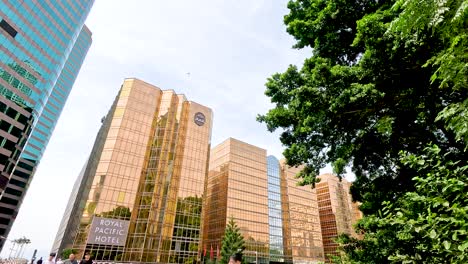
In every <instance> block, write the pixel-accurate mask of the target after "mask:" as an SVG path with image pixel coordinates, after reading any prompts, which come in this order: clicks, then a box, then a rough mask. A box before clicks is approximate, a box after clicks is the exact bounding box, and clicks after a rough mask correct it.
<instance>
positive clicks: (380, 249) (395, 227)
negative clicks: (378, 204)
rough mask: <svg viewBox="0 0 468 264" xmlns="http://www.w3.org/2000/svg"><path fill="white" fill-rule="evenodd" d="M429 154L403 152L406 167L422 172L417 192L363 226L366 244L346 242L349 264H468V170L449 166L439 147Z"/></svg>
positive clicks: (458, 165)
mask: <svg viewBox="0 0 468 264" xmlns="http://www.w3.org/2000/svg"><path fill="white" fill-rule="evenodd" d="M425 153H426V154H424V155H422V156H416V155H413V154H410V153H405V152H402V162H403V163H404V164H407V165H408V166H411V167H413V168H415V169H417V170H418V171H419V172H422V173H419V175H417V177H414V178H413V180H414V181H415V191H413V192H408V193H406V194H405V195H404V196H402V197H401V198H399V199H398V200H397V201H396V202H394V203H390V202H384V203H383V205H384V207H383V209H382V211H381V213H380V214H378V215H374V216H371V217H367V218H366V219H365V221H362V222H361V223H359V225H358V228H359V229H360V230H361V231H363V232H364V235H365V238H364V239H363V240H357V239H354V238H351V237H349V236H347V235H341V236H340V238H339V242H340V244H341V245H342V250H343V251H344V252H345V253H347V254H346V255H347V256H346V257H345V258H343V259H344V260H347V262H345V263H386V262H387V261H388V262H391V263H428V264H430V263H434V264H436V263H467V262H468V200H467V199H466V194H467V193H468V180H467V178H468V165H467V163H466V160H465V161H461V160H459V161H452V160H450V159H449V160H447V159H446V158H447V155H443V153H441V149H440V148H439V147H437V146H436V145H433V146H430V147H427V148H426V150H425ZM343 259H341V260H343ZM338 263H342V262H338Z"/></svg>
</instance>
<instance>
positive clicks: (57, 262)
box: [55, 258, 63, 264]
mask: <svg viewBox="0 0 468 264" xmlns="http://www.w3.org/2000/svg"><path fill="white" fill-rule="evenodd" d="M55 263H56V264H63V261H62V259H61V258H57V261H56V262H55Z"/></svg>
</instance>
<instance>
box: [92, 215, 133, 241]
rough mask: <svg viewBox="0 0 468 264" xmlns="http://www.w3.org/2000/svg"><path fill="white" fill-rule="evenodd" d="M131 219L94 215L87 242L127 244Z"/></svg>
mask: <svg viewBox="0 0 468 264" xmlns="http://www.w3.org/2000/svg"><path fill="white" fill-rule="evenodd" d="M129 225H130V221H125V220H119V219H111V218H103V217H96V216H95V217H94V218H93V222H92V223H91V228H90V229H89V234H88V240H87V241H86V243H87V244H98V245H109V246H125V242H126V240H127V234H128V226H129Z"/></svg>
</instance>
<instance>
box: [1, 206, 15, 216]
mask: <svg viewBox="0 0 468 264" xmlns="http://www.w3.org/2000/svg"><path fill="white" fill-rule="evenodd" d="M13 213H14V210H13V209H10V208H5V207H0V214H6V215H13Z"/></svg>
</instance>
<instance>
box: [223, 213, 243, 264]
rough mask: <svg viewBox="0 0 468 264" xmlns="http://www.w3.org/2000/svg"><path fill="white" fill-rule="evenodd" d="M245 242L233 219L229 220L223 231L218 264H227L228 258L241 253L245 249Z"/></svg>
mask: <svg viewBox="0 0 468 264" xmlns="http://www.w3.org/2000/svg"><path fill="white" fill-rule="evenodd" d="M244 244H245V241H244V237H243V236H242V234H241V232H240V229H239V227H238V226H237V224H236V222H235V221H234V218H233V217H231V218H230V219H229V222H228V224H227V225H226V230H225V231H224V237H223V242H222V246H221V260H220V262H219V263H220V264H227V263H229V257H231V255H233V254H234V253H242V252H243V251H244V249H245V246H244Z"/></svg>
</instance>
